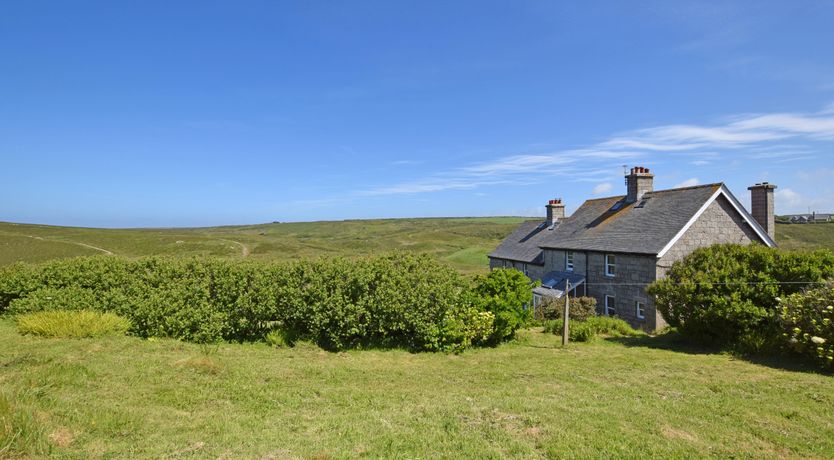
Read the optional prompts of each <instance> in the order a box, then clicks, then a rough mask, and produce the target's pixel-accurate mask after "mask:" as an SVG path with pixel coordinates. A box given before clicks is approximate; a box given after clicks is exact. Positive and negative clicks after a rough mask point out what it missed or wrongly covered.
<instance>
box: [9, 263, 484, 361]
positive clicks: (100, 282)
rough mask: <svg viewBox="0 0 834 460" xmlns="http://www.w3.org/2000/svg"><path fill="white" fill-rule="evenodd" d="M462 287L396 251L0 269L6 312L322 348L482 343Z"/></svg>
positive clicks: (206, 338) (478, 318)
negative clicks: (270, 338)
mask: <svg viewBox="0 0 834 460" xmlns="http://www.w3.org/2000/svg"><path fill="white" fill-rule="evenodd" d="M466 288H467V286H466V284H465V283H464V281H463V280H462V279H461V277H460V275H459V274H458V273H457V272H456V271H455V270H454V269H452V268H450V267H448V266H446V265H443V264H441V263H439V262H438V261H436V260H435V259H433V258H431V257H428V256H419V255H410V254H403V253H395V254H390V255H383V256H378V257H372V258H363V259H355V260H347V259H340V258H336V259H322V260H315V261H299V262H293V263H281V264H275V263H272V264H268V263H259V262H230V261H225V260H217V259H191V260H180V259H166V258H158V257H151V258H143V259H138V260H128V259H121V258H118V257H101V256H99V257H86V258H77V259H68V260H61V261H55V262H49V263H46V264H42V265H15V266H12V267H9V268H7V269H4V270H2V271H0V302H4V303H3V304H2V308H3V309H5V310H6V311H7V312H10V313H14V314H22V313H32V312H38V311H53V310H74V309H87V310H92V311H97V312H110V313H114V314H117V315H119V316H122V317H124V318H126V319H128V320H129V321H130V323H131V327H130V332H131V333H132V334H135V335H138V336H141V337H172V338H177V339H182V340H186V341H192V342H198V343H214V342H217V341H218V340H228V341H260V340H264V338H265V337H266V336H267V334H269V333H270V332H271V331H273V330H275V329H281V330H282V331H284V332H285V333H287V334H291V335H292V337H293V339H292V341H295V340H309V341H312V342H315V343H316V344H318V345H319V346H321V347H323V348H326V349H331V350H341V349H346V348H354V347H402V348H407V349H410V350H415V351H421V350H429V351H439V350H445V349H453V348H455V349H456V348H460V347H461V346H464V347H465V346H468V345H467V344H470V343H472V344H475V343H482V342H484V341H485V340H484V339H483V338H482V336H483V329H484V328H485V327H486V328H488V329H489V330H490V334H489V335H490V336H492V332H493V324H492V318H493V316H490V315H481V314H480V313H482V312H484V309H483V308H481V306H480V303H476V302H473V301H472V299H475V298H476V296H474V295H471V293H468V292H467V289H466ZM484 303H486V304H489V305H492V306H493V307H495V306H494V305H493V304H492V303H490V302H484Z"/></svg>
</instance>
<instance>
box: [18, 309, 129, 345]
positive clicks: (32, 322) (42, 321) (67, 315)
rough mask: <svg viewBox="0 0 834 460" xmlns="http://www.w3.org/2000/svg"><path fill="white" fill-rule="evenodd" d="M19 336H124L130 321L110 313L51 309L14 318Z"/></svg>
mask: <svg viewBox="0 0 834 460" xmlns="http://www.w3.org/2000/svg"><path fill="white" fill-rule="evenodd" d="M16 319H17V330H18V331H19V332H20V333H21V334H33V335H38V336H41V337H61V338H81V337H101V336H104V335H124V334H125V333H126V332H127V331H128V329H130V322H129V321H128V320H126V319H124V318H122V317H119V316H117V315H115V314H113V313H99V312H95V311H88V310H52V311H39V312H35V313H26V314H23V315H19V316H17V318H16Z"/></svg>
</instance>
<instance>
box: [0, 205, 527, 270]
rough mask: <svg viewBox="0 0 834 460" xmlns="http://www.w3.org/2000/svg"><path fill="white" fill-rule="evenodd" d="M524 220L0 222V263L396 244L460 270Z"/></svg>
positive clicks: (302, 253) (374, 248)
mask: <svg viewBox="0 0 834 460" xmlns="http://www.w3.org/2000/svg"><path fill="white" fill-rule="evenodd" d="M523 220H524V218H519V217H490V218H447V219H383V220H354V221H339V222H301V223H283V224H262V225H249V226H234V227H207V228H176V229H94V228H75V227H54V226H45V225H28V224H12V223H0V265H2V264H9V263H13V262H17V261H25V262H41V261H45V260H50V259H56V258H62V257H74V256H81V255H90V254H102V253H104V254H107V253H111V254H118V255H123V256H127V257H139V256H148V255H171V256H184V257H189V256H206V255H211V256H220V257H227V258H243V257H246V258H251V259H261V260H292V259H300V258H309V257H320V256H327V255H344V256H348V257H351V256H358V255H367V254H374V253H379V252H384V251H391V250H395V249H401V250H407V251H414V252H425V253H430V254H434V255H436V256H437V257H439V258H440V259H442V260H445V261H447V262H449V263H450V264H451V265H452V266H454V267H455V268H457V269H459V270H461V271H464V272H469V273H471V272H482V271H486V269H487V258H486V254H487V253H489V252H490V251H492V250H493V249H494V248H495V246H497V245H498V243H499V242H500V241H501V240H502V239H503V238H504V237H505V236H506V235H507V234H509V233H510V232H511V231H512V230H513V229H514V228H515V227H516V226H517V225H518V224H519V223H520V222H522V221H523Z"/></svg>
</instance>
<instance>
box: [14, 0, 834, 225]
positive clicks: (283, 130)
mask: <svg viewBox="0 0 834 460" xmlns="http://www.w3.org/2000/svg"><path fill="white" fill-rule="evenodd" d="M831 24H834V2H832V1H824V2H823V1H802V2H778V3H777V2H766V1H751V2H729V1H720V2H703V1H697V2H696V1H692V2H672V1H656V2H653V1H644V2H617V1H612V2H551V1H532V2H526V1H512V2H511V1H506V2H484V1H477V2H464V1H459V2H458V1H456V2H441V1H437V2H434V1H415V2H390V1H379V2H365V1H360V2H307V1H305V2H274V1H265V2H248V1H235V2H231V1H229V2H205V1H200V2H185V1H183V2H161V1H160V2H154V1H143V2H109V1H108V2H95V1H76V2H73V1H67V2H39V1H31V2H30V1H27V2H14V3H12V2H7V3H5V4H4V5H3V7H2V14H0V159H2V163H0V164H2V166H3V172H4V174H3V179H2V181H0V192H2V195H3V198H2V200H0V220H6V221H16V222H36V223H50V224H61V225H82V226H107V227H124V226H196V225H217V224H236V223H241V224H242V223H257V222H269V221H274V220H278V221H298V220H328V219H346V218H376V217H413V216H480V215H542V214H543V212H544V204H545V203H546V201H547V200H548V199H550V198H556V197H561V198H563V199H564V200H565V201H566V202H567V203H568V210H569V211H570V210H572V209H574V208H575V207H576V206H578V205H579V204H580V203H581V202H582V201H583V200H584V199H587V198H592V197H595V196H605V195H614V194H620V193H622V192H623V191H624V185H623V180H622V174H623V168H622V165H629V166H635V165H640V166H647V167H649V168H651V169H652V170H653V172H654V173H655V174H656V175H657V177H656V179H655V181H656V188H668V187H673V186H678V185H691V184H696V183H709V182H717V181H724V182H727V183H728V185H729V186H730V187H731V189H732V190H734V191H735V192H736V194H737V195H738V196H739V198H740V199H741V201H742V202H744V203H748V202H749V195H748V192H747V189H746V188H747V186H748V185H750V184H752V183H754V182H758V181H762V180H768V181H771V182H774V183H776V184H778V185H779V189H778V194H777V211H778V212H781V213H787V212H805V211H807V210H808V208H809V207H810V208H811V209H815V210H818V211H827V212H834V46H832V44H834V27H831Z"/></svg>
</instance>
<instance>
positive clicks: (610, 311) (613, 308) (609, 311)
mask: <svg viewBox="0 0 834 460" xmlns="http://www.w3.org/2000/svg"><path fill="white" fill-rule="evenodd" d="M616 303H617V299H615V298H614V296H613V295H607V296H605V316H614V315H616V314H617V305H616Z"/></svg>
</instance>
